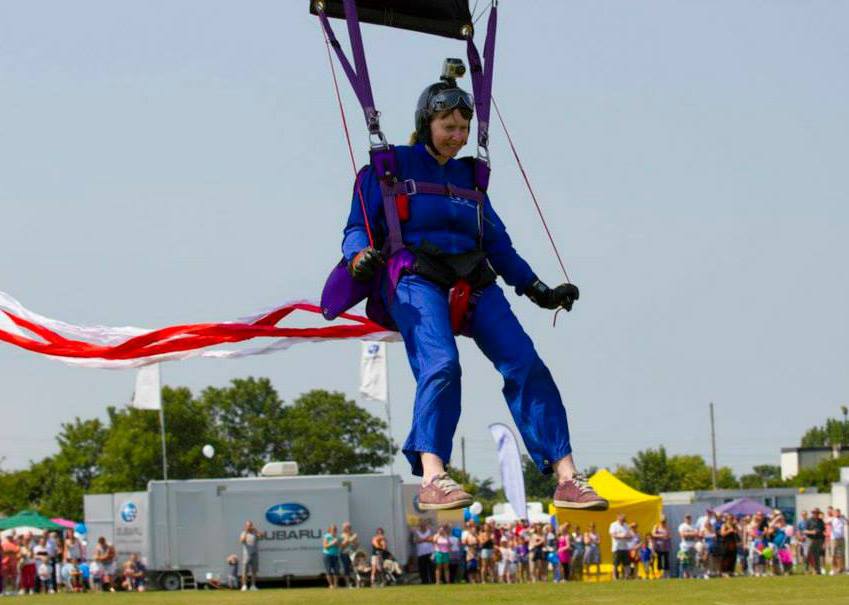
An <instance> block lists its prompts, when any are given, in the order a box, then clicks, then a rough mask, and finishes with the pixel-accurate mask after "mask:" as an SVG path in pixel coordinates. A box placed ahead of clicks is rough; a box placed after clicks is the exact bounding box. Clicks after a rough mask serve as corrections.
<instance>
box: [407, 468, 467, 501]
mask: <svg viewBox="0 0 849 605" xmlns="http://www.w3.org/2000/svg"><path fill="white" fill-rule="evenodd" d="M471 503H472V497H471V496H470V495H469V494H467V493H466V492H465V491H463V488H462V487H460V485H459V484H458V483H457V482H456V481H454V479H452V478H451V477H449V476H448V473H442V474H441V475H437V476H436V477H434V478H433V479H431V481H430V483H428V484H427V485H422V486H421V487H420V488H419V508H420V509H422V510H453V509H456V508H466V507H467V506H469V505H470V504H471Z"/></svg>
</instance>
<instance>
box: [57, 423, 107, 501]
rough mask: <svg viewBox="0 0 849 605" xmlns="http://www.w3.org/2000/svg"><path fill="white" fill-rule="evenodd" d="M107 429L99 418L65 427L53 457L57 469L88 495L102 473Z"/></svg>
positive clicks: (59, 436)
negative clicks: (101, 462) (101, 465)
mask: <svg viewBox="0 0 849 605" xmlns="http://www.w3.org/2000/svg"><path fill="white" fill-rule="evenodd" d="M108 433H109V431H108V429H107V428H106V427H105V426H104V425H103V423H102V422H100V420H98V419H97V418H95V419H93V420H80V418H79V417H77V418H74V421H73V422H66V423H63V424H62V430H61V432H60V433H59V435H58V436H57V437H56V441H57V442H58V443H59V453H58V454H56V456H55V457H54V459H55V463H56V465H57V467H58V469H59V470H60V471H62V472H65V473H67V474H68V475H70V476H71V478H72V479H73V480H74V482H76V484H77V485H79V486H80V488H81V489H82V490H83V491H84V492H85V491H88V490H89V489H91V486H92V483H93V482H94V480H95V479H96V478H97V476H98V474H99V473H100V466H99V464H98V461H99V459H100V455H101V454H102V453H103V444H104V443H105V442H106V436H107V435H108Z"/></svg>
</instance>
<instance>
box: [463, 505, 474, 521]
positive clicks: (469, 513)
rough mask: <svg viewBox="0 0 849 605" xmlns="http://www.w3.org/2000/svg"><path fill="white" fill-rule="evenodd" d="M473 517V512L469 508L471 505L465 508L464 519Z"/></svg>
mask: <svg viewBox="0 0 849 605" xmlns="http://www.w3.org/2000/svg"><path fill="white" fill-rule="evenodd" d="M471 518H472V512H471V511H470V510H469V507H468V506H467V507H466V508H464V509H463V521H468V520H469V519H471Z"/></svg>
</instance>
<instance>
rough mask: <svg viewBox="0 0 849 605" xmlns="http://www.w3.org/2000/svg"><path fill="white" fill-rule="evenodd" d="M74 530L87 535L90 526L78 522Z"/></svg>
mask: <svg viewBox="0 0 849 605" xmlns="http://www.w3.org/2000/svg"><path fill="white" fill-rule="evenodd" d="M74 531H75V532H77V533H78V534H82V535H85V534H87V533H88V528H87V527H86V526H85V523H77V526H76V527H75V528H74Z"/></svg>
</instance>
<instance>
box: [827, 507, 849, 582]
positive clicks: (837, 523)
mask: <svg viewBox="0 0 849 605" xmlns="http://www.w3.org/2000/svg"><path fill="white" fill-rule="evenodd" d="M828 523H829V525H831V548H832V555H831V574H832V575H836V574H841V573H843V570H844V569H845V568H846V565H845V564H844V557H845V556H846V517H844V516H843V513H841V512H840V509H839V508H835V509H834V512H833V513H832V516H831V517H830V518H829V520H828Z"/></svg>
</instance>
